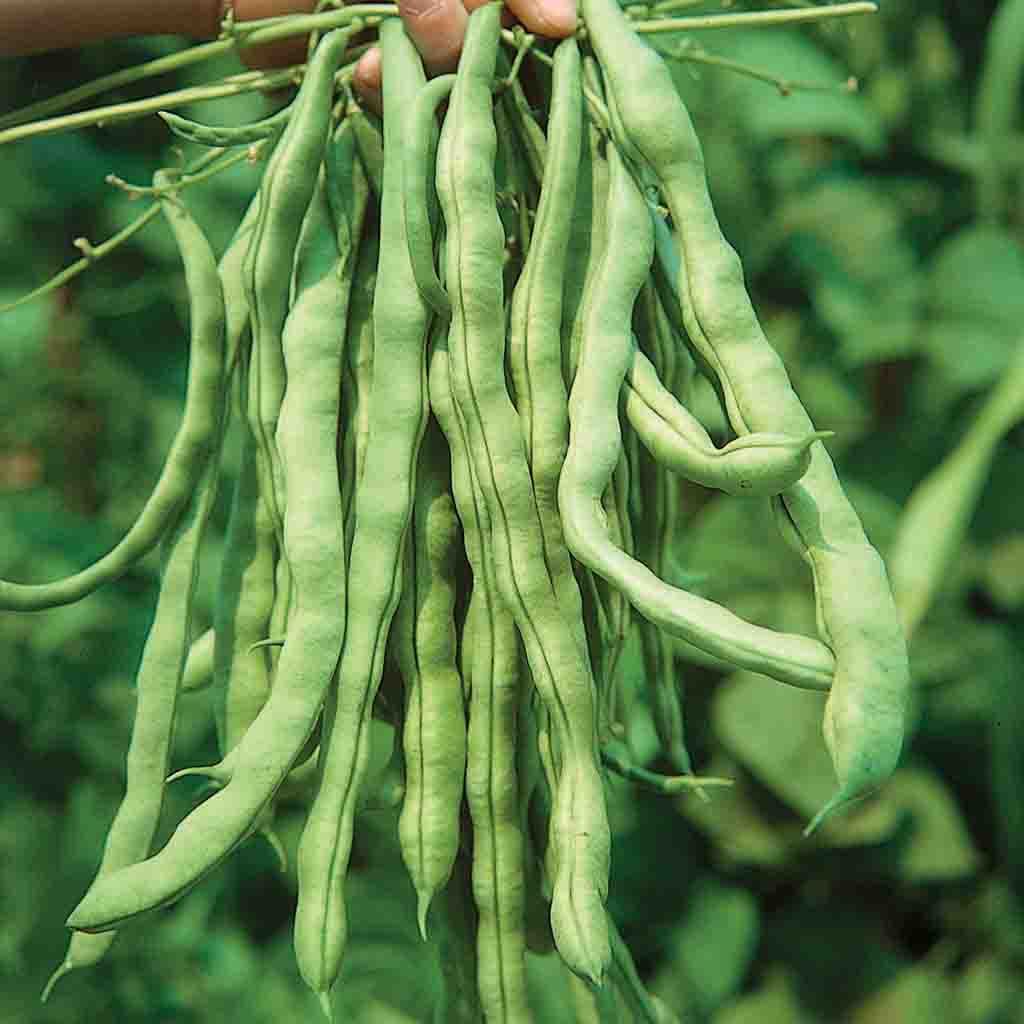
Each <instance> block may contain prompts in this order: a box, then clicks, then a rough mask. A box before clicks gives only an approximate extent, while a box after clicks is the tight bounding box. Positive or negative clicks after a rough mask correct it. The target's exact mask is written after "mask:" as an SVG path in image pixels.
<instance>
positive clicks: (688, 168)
mask: <svg viewBox="0 0 1024 1024" xmlns="http://www.w3.org/2000/svg"><path fill="white" fill-rule="evenodd" d="M582 13H583V16H584V19H585V20H586V23H587V28H588V31H589V33H590V39H591V42H592V45H593V46H594V50H595V52H596V53H597V55H598V57H599V58H600V60H601V63H602V66H603V67H604V69H605V71H606V74H607V77H608V81H609V83H610V88H611V91H612V93H613V94H614V97H615V102H616V103H617V105H618V109H619V111H620V113H621V115H622V117H621V121H622V125H623V128H624V131H625V133H626V134H627V135H628V137H629V139H630V140H631V141H632V143H633V145H634V146H635V148H636V149H637V150H638V152H639V153H640V155H641V156H642V158H643V160H644V161H646V163H647V164H648V165H649V166H650V168H651V169H652V171H653V172H654V174H655V176H656V177H657V179H658V181H659V183H660V185H661V187H662V190H663V192H664V195H665V198H666V200H667V202H668V206H669V210H670V211H671V214H672V219H673V221H674V222H675V226H676V229H677V230H678V231H679V236H680V241H681V247H682V253H681V258H677V259H676V260H675V266H674V267H671V266H670V267H669V276H670V279H671V280H673V281H674V282H675V283H676V289H677V295H676V300H677V302H678V307H677V308H679V310H680V312H681V315H682V318H683V321H684V323H685V325H686V329H687V334H688V335H689V337H690V340H691V342H692V344H693V345H694V346H695V348H697V349H698V350H699V352H700V353H701V356H702V358H703V359H704V360H705V362H706V363H708V364H709V365H710V366H711V367H712V369H713V370H714V373H715V377H716V379H717V382H718V384H719V387H720V388H721V389H722V393H723V398H724V403H725V408H726V411H727V413H728V416H729V420H730V423H731V424H732V426H733V429H735V430H736V432H737V433H738V434H745V433H750V432H751V431H756V430H760V429H767V430H779V431H782V432H784V433H787V434H792V435H794V436H800V435H802V434H803V435H805V434H807V433H808V432H809V431H810V430H812V429H813V427H812V425H811V422H810V419H809V417H808V416H807V413H806V411H805V410H804V408H803V406H802V404H801V403H800V400H799V399H798V398H797V396H796V394H795V393H794V392H793V389H792V387H791V385H790V382H789V378H788V376H787V374H786V370H785V367H784V366H783V364H782V361H781V359H780V358H779V356H778V355H777V353H776V352H775V351H774V349H772V347H771V346H770V345H769V344H768V341H767V339H766V338H765V336H764V333H763V331H762V330H761V326H760V324H759V322H758V320H757V317H756V315H755V313H754V310H753V307H752V306H751V303H750V298H749V296H748V295H747V291H746V288H745V286H744V282H743V270H742V267H741V265H740V262H739V258H738V257H737V255H736V253H735V251H734V250H733V249H732V247H731V246H730V245H729V244H728V242H727V241H726V240H725V238H724V237H723V236H722V232H721V228H720V227H719V225H718V221H717V218H716V217H715V213H714V209H713V207H712V204H711V200H710V196H709V194H708V187H707V179H706V175H705V169H704V160H703V154H702V153H701V148H700V143H699V141H698V139H697V136H696V133H695V132H694V130H693V124H692V122H691V121H690V117H689V114H688V112H687V110H686V107H685V106H684V104H683V101H682V99H681V98H680V96H679V94H678V92H677V91H676V89H675V87H674V85H673V83H672V78H671V75H670V74H669V71H668V69H667V68H666V67H665V64H664V62H663V61H662V60H661V58H660V57H659V56H658V55H657V54H656V53H655V52H654V51H653V50H652V49H651V48H650V47H649V46H647V45H646V44H645V43H644V42H643V41H642V40H641V39H640V38H639V37H638V36H637V35H636V33H635V32H634V31H633V29H632V27H631V26H630V25H629V22H628V19H627V18H626V17H625V15H624V14H623V12H622V11H621V9H620V8H619V7H618V5H617V4H616V3H614V0H584V2H583V6H582ZM659 235H660V237H661V238H662V242H661V251H662V253H664V254H666V257H668V256H670V255H671V239H670V238H667V237H666V236H667V229H666V230H662V231H661V232H659ZM673 271H674V272H673ZM773 510H774V511H775V513H776V520H777V521H778V522H779V524H780V525H781V527H782V529H783V534H784V536H785V537H786V538H787V539H788V540H790V542H791V543H793V545H794V546H795V547H796V548H797V549H798V550H799V552H800V554H801V555H802V556H803V558H804V560H805V561H806V562H807V564H808V566H809V567H810V569H811V573H812V576H813V580H814V588H815V598H816V601H817V608H818V623H819V631H820V632H821V635H822V637H823V639H824V640H825V642H826V643H827V644H828V645H829V647H830V648H831V650H832V651H833V652H834V657H835V668H834V680H833V683H832V686H831V689H830V692H829V698H828V701H827V702H826V706H825V720H824V728H823V731H824V735H825V744H826V746H827V747H828V749H829V753H830V755H831V757H832V762H833V765H834V767H835V770H836V775H837V777H838V780H839V786H838V789H837V791H836V793H835V794H834V795H833V797H832V798H831V799H830V800H829V801H828V803H827V804H826V805H825V807H823V808H822V810H821V811H819V813H818V814H817V815H816V816H815V818H814V819H813V820H812V822H811V824H810V826H809V829H808V831H811V830H813V829H814V828H815V827H817V826H818V825H819V824H820V823H821V822H822V821H823V820H824V818H825V817H826V816H827V815H828V814H829V813H831V812H832V811H834V810H835V809H836V808H838V807H840V806H842V805H843V804H845V803H847V802H849V801H850V800H852V799H855V798H856V797H858V796H860V795H862V794H863V793H865V792H867V791H869V790H870V789H872V788H874V787H876V786H878V785H879V784H880V783H881V782H883V781H884V780H885V779H886V778H887V777H888V776H889V775H890V774H891V773H892V771H893V770H894V768H895V766H896V763H897V761H898V759H899V755H900V749H901V747H902V743H903V732H904V721H905V715H906V703H907V694H908V690H909V685H910V677H909V669H908V666H907V652H906V642H905V640H904V637H903V634H902V631H901V629H900V624H899V617H898V615H897V614H896V609H895V605H894V602H893V597H892V592H891V589H890V587H889V581H888V578H887V576H886V571H885V566H884V564H883V562H882V559H881V558H880V556H879V555H878V552H877V551H876V550H875V549H874V547H872V545H871V543H870V542H869V541H868V539H867V537H866V536H865V534H864V529H863V527H862V526H861V523H860V520H859V519H858V517H857V514H856V512H855V511H854V510H853V507H852V506H851V505H850V503H849V501H848V499H847V498H846V496H845V494H844V493H843V490H842V487H841V485H840V484H839V481H838V479H837V477H836V474H835V470H834V468H833V466H832V462H831V460H830V459H829V457H828V453H827V452H826V451H825V449H824V446H823V445H820V444H816V445H813V446H812V454H811V465H810V467H809V468H808V470H807V472H806V473H805V474H804V475H803V477H801V479H800V481H799V482H798V483H796V484H794V485H792V486H791V487H789V488H787V489H786V490H785V491H784V492H783V494H782V495H781V496H780V497H779V498H776V499H774V500H773ZM851 593H855V594H856V595H857V597H856V600H850V595H851Z"/></svg>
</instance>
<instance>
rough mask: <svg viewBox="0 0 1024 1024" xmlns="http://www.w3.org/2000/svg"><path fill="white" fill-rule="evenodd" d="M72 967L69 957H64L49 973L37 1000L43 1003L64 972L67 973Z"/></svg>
mask: <svg viewBox="0 0 1024 1024" xmlns="http://www.w3.org/2000/svg"><path fill="white" fill-rule="evenodd" d="M74 969H75V965H74V964H73V963H72V962H71V959H70V958H69V957H65V958H64V959H63V960H62V961H61V962H60V963H59V964H58V965H57V969H56V970H55V971H54V972H53V974H51V975H50V977H49V979H48V980H47V982H46V984H45V985H44V986H43V991H42V992H40V993H39V1002H41V1003H45V1002H46V1001H47V1000H48V999H49V998H50V993H51V992H52V991H53V986H54V985H56V984H57V982H58V981H60V979H61V978H63V977H64V975H65V974H69V973H70V972H71V971H73V970H74Z"/></svg>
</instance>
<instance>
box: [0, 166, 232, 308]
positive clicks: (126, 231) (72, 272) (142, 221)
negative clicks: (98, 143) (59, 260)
mask: <svg viewBox="0 0 1024 1024" xmlns="http://www.w3.org/2000/svg"><path fill="white" fill-rule="evenodd" d="M223 153H224V150H223V149H212V150H210V151H209V152H207V153H204V154H203V155H202V156H201V157H200V158H199V159H198V160H196V162H195V163H194V164H193V165H192V167H191V168H189V169H188V170H187V171H186V172H185V174H184V175H183V176H182V178H181V179H180V180H179V181H178V182H177V183H176V184H175V188H174V190H175V191H179V190H181V189H182V188H187V187H188V186H189V185H194V184H195V183H196V182H197V181H204V180H205V179H207V178H209V177H211V176H212V175H214V174H219V173H220V172H221V171H224V170H227V168H229V167H232V166H234V165H235V164H236V163H238V162H239V160H241V159H245V158H246V156H247V154H244V153H243V154H233V155H232V156H231V157H229V158H228V159H227V160H225V161H223V162H222V163H220V164H215V161H216V159H217V158H218V157H219V156H221V155H222V154H223ZM211 165H214V166H211ZM129 190H130V189H129ZM159 214H160V203H159V201H157V202H154V203H152V204H150V206H149V207H148V208H147V209H145V210H144V211H143V212H142V213H140V214H139V216H138V217H136V218H135V220H133V221H132V222H131V223H130V224H127V225H125V227H123V228H122V229H121V230H120V231H118V232H117V233H116V234H113V235H111V236H110V238H108V239H107V240H106V241H105V242H101V243H100V244H99V245H91V244H90V243H89V242H87V241H86V240H85V239H83V238H80V239H76V241H75V244H76V245H77V246H78V248H79V249H81V250H82V251H83V252H84V253H85V255H84V256H83V257H82V258H81V259H80V260H77V261H76V262H74V263H72V264H71V266H69V267H65V268H64V270H62V271H60V273H58V274H56V275H55V276H53V277H51V278H50V280H49V281H45V282H44V283H43V284H41V285H39V287H38V288H33V289H32V291H30V292H29V293H28V294H26V295H22V296H20V297H19V298H17V299H15V300H14V301H13V302H8V303H7V304H6V305H4V306H0V313H6V312H8V311H9V310H12V309H14V308H15V307H17V306H23V305H24V304H25V303H26V302H31V301H32V300H33V299H38V298H41V297H42V296H44V295H48V294H49V293H50V292H52V291H55V290H56V289H57V288H62V287H63V286H64V285H66V284H67V283H68V282H69V281H71V280H73V279H74V278H76V277H78V275H79V274H81V273H82V272H83V271H85V270H88V269H89V267H91V266H92V265H93V264H94V263H96V262H97V261H98V260H101V259H102V258H103V257H104V256H107V255H109V254H110V253H111V252H113V251H114V250H115V249H116V248H118V247H119V246H120V245H122V244H123V243H124V242H127V241H128V239H129V238H131V237H132V236H133V235H137V234H138V233H139V232H140V231H141V230H142V229H143V228H144V227H145V226H146V225H147V224H148V223H149V222H150V221H151V220H153V219H154V218H155V217H157V216H159Z"/></svg>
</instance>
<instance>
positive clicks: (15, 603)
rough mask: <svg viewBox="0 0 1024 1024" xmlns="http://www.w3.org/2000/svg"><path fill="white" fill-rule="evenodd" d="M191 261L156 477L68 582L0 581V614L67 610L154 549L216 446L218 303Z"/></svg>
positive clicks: (220, 366) (220, 372) (220, 347)
mask: <svg viewBox="0 0 1024 1024" xmlns="http://www.w3.org/2000/svg"><path fill="white" fill-rule="evenodd" d="M165 184H166V183H165ZM170 202H172V200H171V199H169V198H167V199H165V200H164V202H163V204H162V206H163V209H164V210H165V211H167V210H168V209H169V207H168V205H167V204H168V203H170ZM198 230H199V229H198V228H195V231H196V232H198ZM191 233H192V232H190V234H191ZM203 242H204V243H205V239H203ZM182 244H183V247H188V249H189V250H190V251H195V250H196V248H197V242H196V240H195V239H194V238H191V239H186V240H184V241H183V243H182ZM205 244H206V246H207V248H209V244H208V243H205ZM191 262H192V266H191V267H188V266H187V267H186V275H187V277H188V276H191V277H192V278H193V280H189V281H188V284H189V294H190V295H191V296H192V297H193V299H192V309H191V320H192V331H191V340H190V342H189V360H188V383H187V385H186V391H185V410H184V413H183V414H182V420H181V426H180V427H179V428H178V431H177V433H176V434H175V436H174V440H173V442H172V443H171V448H170V451H169V452H168V453H167V459H166V461H165V462H164V466H163V469H162V470H161V471H160V477H159V478H158V480H157V482H156V486H155V487H154V488H153V491H152V493H151V494H150V496H149V498H147V499H146V504H145V505H144V506H143V509H142V511H141V512H140V513H139V517H138V519H136V520H135V522H134V524H133V525H132V527H131V529H129V531H128V532H127V533H126V534H125V535H124V537H122V538H121V540H120V541H119V542H118V544H117V546H116V547H114V548H113V549H112V550H111V551H109V552H108V553H107V554H105V555H104V556H103V557H102V558H100V559H99V560H98V561H96V562H93V564H92V565H90V566H89V567H88V568H86V569H82V570H81V571H80V572H77V573H75V574H74V575H72V576H67V577H65V578H64V579H61V580H54V581H53V582H51V583H13V582H11V581H9V580H0V610H2V611H19V612H30V611H40V610H41V609H44V608H56V607H59V606H60V605H65V604H73V603H74V602H75V601H80V600H81V599H82V598H83V597H86V596H88V595H89V594H91V593H92V592H93V591H94V590H97V589H98V588H99V587H102V586H103V585H104V584H107V583H112V582H113V581H114V580H116V579H118V578H119V577H121V576H122V575H124V573H126V572H127V571H128V570H129V569H130V568H131V567H132V566H133V565H135V563H136V562H138V561H139V559H141V558H143V557H144V556H145V555H147V554H149V552H150V551H152V550H153V548H154V547H155V546H156V545H157V544H158V543H159V542H160V540H161V539H162V538H163V537H164V536H165V535H166V534H167V533H168V531H169V530H170V529H171V528H172V526H173V525H174V522H175V520H176V519H177V518H178V517H179V516H180V515H181V513H182V510H183V509H184V508H185V507H186V505H187V503H188V501H189V499H190V498H191V497H192V495H193V493H194V492H195V491H196V489H197V488H198V486H199V480H200V479H201V477H202V473H203V471H204V468H205V466H206V460H207V458H208V456H209V454H210V451H211V450H212V449H213V448H214V447H215V446H216V445H217V444H218V442H219V438H218V434H217V431H218V429H219V427H220V423H221V416H220V410H221V401H222V399H221V395H222V390H223V386H224V385H223V376H224V357H225V353H224V298H223V294H222V292H221V287H220V284H219V282H218V284H217V288H216V294H215V295H214V288H213V278H210V277H209V275H208V273H207V272H208V270H209V267H208V266H207V265H206V263H207V261H206V260H205V257H204V260H203V264H202V269H201V270H199V269H197V268H196V266H195V261H191ZM214 271H215V272H216V263H214Z"/></svg>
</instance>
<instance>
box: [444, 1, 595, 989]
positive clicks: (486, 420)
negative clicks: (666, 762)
mask: <svg viewBox="0 0 1024 1024" xmlns="http://www.w3.org/2000/svg"><path fill="white" fill-rule="evenodd" d="M500 13H501V7H500V5H499V4H488V5H487V6H484V7H481V8H478V9H477V10H476V11H474V12H473V14H472V15H471V17H470V20H469V24H468V28H467V33H466V41H465V46H464V48H463V51H462V58H461V60H460V64H459V72H458V79H457V80H456V83H455V87H454V89H453V90H452V95H451V101H450V103H449V108H448V115H447V117H446V119H445V123H444V127H443V128H442V131H441V141H440V144H439V146H438V161H437V185H438V194H439V196H440V199H441V208H442V212H443V214H444V219H445V225H446V229H447V243H446V246H445V250H446V260H445V266H446V275H445V277H446V281H447V286H448V291H449V296H450V297H451V300H452V322H451V331H450V335H449V351H450V354H451V367H452V390H453V393H454V395H455V399H456V405H457V407H458V409H459V412H460V414H461V416H462V418H463V420H464V422H465V424H466V432H467V437H468V439H469V448H470V451H471V453H472V456H473V465H474V472H475V475H476V477H477V479H478V480H479V482H480V487H481V490H482V491H483V494H484V498H485V501H486V505H487V511H488V514H489V517H490V520H491V533H492V545H493V550H494V565H495V575H496V579H497V585H498V589H499V593H500V594H501V597H502V599H503V600H504V601H505V603H506V604H507V605H508V606H509V609H510V610H511V612H512V614H513V616H514V618H515V621H516V626H517V628H518V629H519V632H520V634H521V636H522V638H523V643H524V646H525V648H526V652H527V657H528V659H529V662H530V668H531V671H532V673H533V677H534V681H535V685H536V687H537V689H538V691H539V692H540V694H541V696H542V698H543V699H544V702H545V703H546V704H547V705H548V708H549V710H550V713H551V718H552V724H553V728H554V730H555V735H556V742H557V744H558V747H559V756H560V761H561V768H562V770H561V773H560V780H559V784H558V789H557V792H556V797H555V807H556V812H555V814H554V815H553V816H552V829H553V836H552V846H553V847H554V848H555V849H556V850H557V854H556V857H557V863H558V868H557V871H556V872H555V879H554V899H553V902H552V927H553V931H554V935H555V939H556V942H557V944H558V948H559V952H560V953H561V954H562V956H563V957H564V958H565V960H566V962H567V963H569V965H570V966H571V967H572V968H573V969H574V970H576V971H577V972H578V973H580V974H581V975H583V976H585V977H588V978H590V979H591V980H592V981H594V983H599V982H600V979H601V976H602V974H603V972H604V969H605V966H606V965H607V963H608V958H609V955H610V954H609V950H608V941H607V935H606V933H605V919H604V909H603V904H604V899H605V896H606V894H607V884H608V864H609V854H610V849H609V848H610V836H609V831H608V821H607V813H606V810H605V806H604V794H603V791H602V789H601V781H600V773H599V769H598V765H597V749H596V730H595V719H594V692H593V691H594V685H593V680H592V679H591V677H590V673H589V672H588V670H587V665H586V662H585V660H584V656H583V653H582V652H581V651H580V650H579V647H578V645H577V642H576V639H575V637H574V635H573V632H572V631H571V630H570V629H569V627H568V624H567V623H566V622H565V620H564V619H563V618H562V616H561V613H560V611H559V607H558V601H557V597H556V595H555V592H554V589H553V585H552V583H551V580H550V578H549V576H548V573H547V569H546V567H545V565H544V561H543V555H542V550H543V549H542V543H543V542H542V539H541V537H542V530H541V525H540V520H539V516H538V513H537V508H536V503H535V502H534V499H533V488H532V483H531V480H530V475H529V468H528V466H527V463H526V455H525V451H524V446H523V441H522V429H521V427H520V424H519V417H518V415H517V413H516V411H515V408H514V406H513V405H512V401H511V399H510V397H509V394H508V390H507V385H506V381H505V369H504V356H505V352H504V349H505V334H504V316H503V301H502V255H503V249H504V235H503V230H502V224H501V219H500V217H499V216H498V213H497V210H496V207H495V202H494V156H495V152H496V138H495V128H494V119H493V116H492V111H491V81H492V78H493V75H494V69H495V62H496V57H497V46H498V33H499V29H500V20H499V19H500ZM475 685H476V684H475V680H474V687H475Z"/></svg>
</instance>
